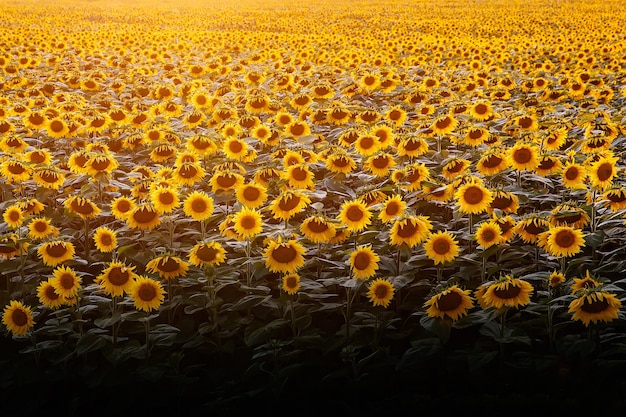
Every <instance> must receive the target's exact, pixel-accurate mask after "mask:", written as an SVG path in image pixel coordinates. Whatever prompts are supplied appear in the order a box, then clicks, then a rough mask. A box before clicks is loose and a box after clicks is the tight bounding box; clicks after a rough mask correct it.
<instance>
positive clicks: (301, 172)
mask: <svg viewBox="0 0 626 417" xmlns="http://www.w3.org/2000/svg"><path fill="white" fill-rule="evenodd" d="M291 177H292V178H293V179H294V180H296V181H305V180H306V179H307V178H308V173H307V170H305V169H302V168H300V167H296V168H294V169H293V170H291Z"/></svg>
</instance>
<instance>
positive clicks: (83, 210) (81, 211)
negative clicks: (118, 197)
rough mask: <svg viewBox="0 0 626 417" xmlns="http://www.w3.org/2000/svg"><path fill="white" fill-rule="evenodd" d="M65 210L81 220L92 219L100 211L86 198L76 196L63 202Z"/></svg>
mask: <svg viewBox="0 0 626 417" xmlns="http://www.w3.org/2000/svg"><path fill="white" fill-rule="evenodd" d="M63 205H64V206H65V208H66V209H67V210H68V211H69V212H70V213H72V214H76V215H78V216H80V217H81V218H82V219H85V220H86V219H94V218H96V217H97V216H98V215H99V214H100V213H101V212H102V210H100V208H99V207H98V206H97V205H96V203H94V202H93V201H91V200H90V199H88V198H85V197H79V196H77V195H72V196H69V197H68V198H66V199H65V201H64V202H63Z"/></svg>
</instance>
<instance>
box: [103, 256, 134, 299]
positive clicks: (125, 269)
mask: <svg viewBox="0 0 626 417" xmlns="http://www.w3.org/2000/svg"><path fill="white" fill-rule="evenodd" d="M134 270H135V267H134V266H127V265H126V264H125V263H123V262H120V261H113V262H110V263H109V265H108V266H107V267H106V268H105V269H103V270H102V272H101V273H100V274H99V275H98V276H97V277H96V280H95V282H96V283H97V284H99V285H100V289H102V291H104V293H105V294H107V295H110V296H113V297H121V296H123V295H124V294H125V293H126V294H130V290H131V288H132V286H133V284H134V282H135V279H136V278H137V277H138V275H137V274H136V273H135V272H134Z"/></svg>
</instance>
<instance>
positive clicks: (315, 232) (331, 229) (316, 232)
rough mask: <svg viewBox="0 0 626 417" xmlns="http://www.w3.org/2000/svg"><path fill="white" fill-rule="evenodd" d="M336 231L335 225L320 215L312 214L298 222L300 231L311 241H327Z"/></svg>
mask: <svg viewBox="0 0 626 417" xmlns="http://www.w3.org/2000/svg"><path fill="white" fill-rule="evenodd" d="M336 232H337V229H336V227H335V225H334V224H332V223H331V222H329V221H328V220H327V219H326V218H325V217H324V216H321V215H312V216H310V217H307V218H306V219H304V220H303V221H302V223H300V233H302V234H303V235H304V237H305V238H307V239H308V240H310V241H311V242H313V243H328V242H330V241H331V240H332V238H333V237H335V234H336Z"/></svg>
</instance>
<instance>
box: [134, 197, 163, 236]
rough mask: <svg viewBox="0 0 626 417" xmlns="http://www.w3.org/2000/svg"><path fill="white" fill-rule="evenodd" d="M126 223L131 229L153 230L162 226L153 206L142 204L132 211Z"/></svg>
mask: <svg viewBox="0 0 626 417" xmlns="http://www.w3.org/2000/svg"><path fill="white" fill-rule="evenodd" d="M126 223H127V224H128V226H129V227H130V228H131V229H139V230H152V229H154V228H155V227H157V226H158V225H160V224H161V218H160V217H159V213H158V212H157V211H156V210H155V208H154V206H152V204H148V203H141V204H139V205H137V206H135V208H133V209H132V210H131V211H130V213H129V215H128V217H127V218H126Z"/></svg>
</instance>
